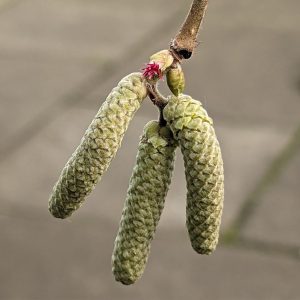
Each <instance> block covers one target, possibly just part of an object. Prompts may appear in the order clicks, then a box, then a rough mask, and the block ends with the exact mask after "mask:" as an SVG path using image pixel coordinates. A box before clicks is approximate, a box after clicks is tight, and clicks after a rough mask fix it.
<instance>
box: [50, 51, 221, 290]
mask: <svg viewBox="0 0 300 300" xmlns="http://www.w3.org/2000/svg"><path fill="white" fill-rule="evenodd" d="M143 70H144V72H143V74H141V73H132V74H130V75H128V76H126V77H125V78H123V79H122V80H121V81H120V82H119V84H118V86H117V87H116V88H114V89H113V90H112V92H111V93H110V94H109V96H108V97H107V99H106V101H105V102H104V103H103V105H102V106H101V108H100V110H99V112H98V113H97V115H96V116H95V118H94V119H93V121H92V123H91V124H90V126H89V127H88V129H87V131H86V132H85V134H84V136H83V138H82V140H81V143H80V145H79V146H78V148H77V149H76V150H75V152H74V153H73V155H72V156H71V158H70V159H69V161H68V162H67V164H66V166H65V167H64V169H63V171H62V173H61V175H60V177H59V179H58V181H57V183H56V184H55V186H54V188H53V193H52V195H51V197H50V199H49V210H50V212H51V214H52V215H53V216H55V217H57V218H66V217H69V216H70V215H71V214H72V213H73V212H74V211H75V210H76V209H78V208H79V207H80V206H81V204H82V203H83V201H84V200H85V198H86V197H87V195H88V194H89V193H90V192H91V191H92V190H93V189H94V187H95V185H96V183H97V182H98V181H99V180H100V179H101V176H102V175H103V173H104V172H105V171H106V169H107V168H108V166H109V164H110V162H111V160H112V159H113V157H114V156H115V154H116V152H117V150H118V148H119V147H120V144H121V141H122V138H123V136H124V134H125V132H126V130H127V128H128V125H129V122H130V120H131V119H132V118H133V116H134V114H135V112H136V111H137V110H138V109H139V107H140V105H141V102H142V101H143V99H144V98H145V97H146V96H147V95H149V97H150V99H152V100H153V101H154V103H155V104H157V101H159V100H160V99H159V97H160V94H159V93H158V92H155V84H156V81H157V80H159V79H160V78H161V77H162V76H163V75H166V78H167V84H168V86H169V88H170V90H171V92H172V93H173V96H170V97H168V98H167V99H163V101H162V102H161V103H163V105H161V106H159V108H160V121H159V122H156V121H151V122H149V123H148V124H147V125H146V126H145V128H144V131H143V134H142V136H141V139H140V143H139V146H138V153H137V158H136V164H135V167H134V169H133V173H132V176H131V179H130V182H129V188H128V191H127V197H126V200H125V205H124V208H123V212H122V217H121V221H120V226H119V231H118V234H117V237H116V240H115V244H114V250H113V255H112V269H113V274H114V276H115V279H116V280H117V281H120V282H121V283H123V284H126V285H128V284H132V283H134V282H135V281H136V280H137V279H139V278H140V277H141V275H142V274H143V272H144V269H145V266H146V262H147V259H148V256H149V251H150V243H151V241H152V239H153V237H154V233H155V231H156V227H157V225H158V222H159V219H160V216H161V213H162V210H163V207H164V202H165V198H166V196H167V192H168V189H169V185H170V182H171V176H172V171H173V168H174V157H175V150H176V147H177V146H179V147H180V149H181V152H182V155H183V158H184V165H185V177H186V187H187V199H186V225H187V229H188V233H189V237H190V241H191V244H192V247H193V248H194V249H195V251H197V252H198V253H200V254H210V253H211V252H212V251H213V250H214V249H215V248H216V245H217V242H218V237H219V229H220V223H221V215H222V208H223V199H224V171H223V161H222V156H221V150H220V145H219V142H218V140H217V137H216V134H215V131H214V128H213V121H212V119H211V118H210V117H209V116H208V114H207V112H206V111H205V109H204V108H203V106H202V104H201V103H200V102H199V101H196V100H194V99H192V98H191V97H190V96H187V95H184V94H182V93H183V90H184V86H185V78H184V74H183V71H182V68H181V65H180V63H179V62H178V61H177V60H176V59H174V58H173V56H172V54H171V52H170V51H169V50H163V51H160V52H158V53H156V54H154V55H153V56H151V58H150V63H149V64H148V65H147V67H146V68H144V69H143ZM156 97H158V98H156Z"/></svg>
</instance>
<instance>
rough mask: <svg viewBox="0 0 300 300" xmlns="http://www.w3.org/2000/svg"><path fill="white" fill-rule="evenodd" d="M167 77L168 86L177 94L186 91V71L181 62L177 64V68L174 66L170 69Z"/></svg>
mask: <svg viewBox="0 0 300 300" xmlns="http://www.w3.org/2000/svg"><path fill="white" fill-rule="evenodd" d="M166 77H167V84H168V87H169V89H170V90H171V92H172V93H173V94H174V95H175V96H178V95H179V94H181V93H182V92H183V91H184V87H185V79H184V73H183V70H182V68H181V65H180V64H179V63H177V64H176V67H175V68H173V67H172V68H170V69H169V70H168V72H167V75H166Z"/></svg>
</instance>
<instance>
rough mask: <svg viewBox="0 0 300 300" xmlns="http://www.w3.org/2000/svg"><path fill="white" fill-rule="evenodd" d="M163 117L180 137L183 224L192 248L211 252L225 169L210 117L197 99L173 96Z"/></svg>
mask: <svg viewBox="0 0 300 300" xmlns="http://www.w3.org/2000/svg"><path fill="white" fill-rule="evenodd" d="M163 113H164V118H165V119H166V121H167V123H168V125H169V126H170V128H171V130H172V132H173V134H174V137H175V138H176V139H177V140H178V141H179V145H180V148H181V152H182V154H183V158H184V164H185V175H186V182H187V190H188V192H187V206H186V217H187V220H186V224H187V228H188V232H189V236H190V240H191V244H192V246H193V248H194V249H195V250H196V251H197V252H198V253H201V254H210V253H211V252H212V251H213V250H214V249H215V248H216V245H217V242H218V237H219V229H220V224H221V215H222V208H223V200H224V171H223V161H222V156H221V150H220V146H219V142H218V140H217V137H216V134H215V131H214V128H213V122H212V119H211V118H210V117H209V116H208V115H207V112H206V111H205V109H204V108H203V107H202V104H201V103H200V102H199V101H196V100H193V99H192V98H191V97H190V96H187V95H183V94H181V95H179V96H178V97H175V96H172V97H170V99H169V103H168V104H167V106H166V107H165V108H164V112H163Z"/></svg>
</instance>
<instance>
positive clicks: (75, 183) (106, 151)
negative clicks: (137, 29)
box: [49, 73, 147, 219]
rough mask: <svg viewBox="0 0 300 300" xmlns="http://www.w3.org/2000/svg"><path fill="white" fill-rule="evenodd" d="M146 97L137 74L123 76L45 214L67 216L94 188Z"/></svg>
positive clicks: (90, 128)
mask: <svg viewBox="0 0 300 300" xmlns="http://www.w3.org/2000/svg"><path fill="white" fill-rule="evenodd" d="M146 96H147V88H146V84H145V82H144V79H143V76H142V74H141V73H132V74H130V75H128V76H126V77H124V78H123V79H122V80H121V81H120V82H119V84H118V86H117V87H115V88H114V89H113V90H112V92H111V93H110V94H109V95H108V97H107V99H106V101H105V102H104V103H103V105H102V106H101V107H100V110H99V111H98V113H97V114H96V116H95V118H94V119H93V121H92V123H91V124H90V126H89V127H88V129H87V130H86V132H85V134H84V136H83V138H82V140H81V143H80V145H79V146H78V148H77V149H76V150H75V152H74V153H73V154H72V156H71V158H70V159H69V161H68V162H67V164H66V165H65V167H64V169H63V170H62V173H61V175H60V177H59V179H58V182H57V183H56V184H55V186H54V188H53V193H52V195H51V197H50V199H49V211H50V212H51V214H52V215H53V216H54V217H56V218H62V219H64V218H66V217H68V216H70V215H71V214H72V213H73V212H74V211H75V210H76V209H78V208H79V207H80V206H81V204H82V203H83V201H84V200H85V197H86V196H87V195H88V194H90V192H91V191H92V190H93V189H94V187H95V185H96V183H97V182H98V181H99V180H100V178H101V176H102V174H103V173H104V172H105V171H106V169H107V168H108V166H109V164H110V162H111V160H112V159H113V157H114V156H115V154H116V152H117V150H118V148H119V147H120V144H121V141H122V139H123V136H124V133H125V132H126V130H127V128H128V125H129V122H130V120H131V119H132V118H133V116H134V114H135V112H136V111H137V110H138V109H139V107H140V104H141V102H142V101H143V99H144V98H145V97H146Z"/></svg>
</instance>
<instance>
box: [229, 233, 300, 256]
mask: <svg viewBox="0 0 300 300" xmlns="http://www.w3.org/2000/svg"><path fill="white" fill-rule="evenodd" d="M223 245H224V246H226V245H227V244H226V243H223ZM234 246H236V247H238V248H243V249H244V248H246V249H252V250H255V251H258V252H261V253H264V254H272V255H280V256H284V257H288V258H292V259H295V260H298V261H300V247H299V246H295V245H285V244H281V243H277V242H266V241H261V240H258V239H250V238H240V239H239V240H238V241H237V242H236V243H235V244H234Z"/></svg>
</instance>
